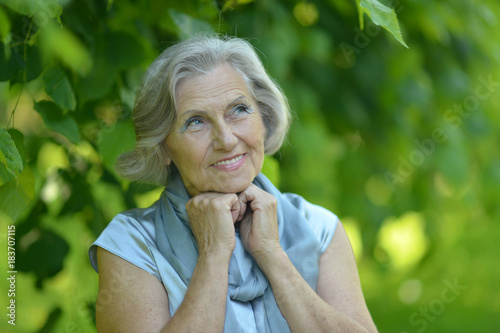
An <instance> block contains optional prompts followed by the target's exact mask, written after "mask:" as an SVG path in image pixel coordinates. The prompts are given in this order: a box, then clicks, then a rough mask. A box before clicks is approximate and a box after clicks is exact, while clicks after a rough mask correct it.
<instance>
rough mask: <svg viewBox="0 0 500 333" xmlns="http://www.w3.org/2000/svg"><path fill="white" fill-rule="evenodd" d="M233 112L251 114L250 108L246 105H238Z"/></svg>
mask: <svg viewBox="0 0 500 333" xmlns="http://www.w3.org/2000/svg"><path fill="white" fill-rule="evenodd" d="M233 110H234V113H251V110H250V107H249V106H248V105H244V104H240V105H237V106H236V107H235V108H234V109H233Z"/></svg>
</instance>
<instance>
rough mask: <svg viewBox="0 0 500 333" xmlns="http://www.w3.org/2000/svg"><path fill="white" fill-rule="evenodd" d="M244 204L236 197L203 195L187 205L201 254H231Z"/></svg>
mask: <svg viewBox="0 0 500 333" xmlns="http://www.w3.org/2000/svg"><path fill="white" fill-rule="evenodd" d="M245 209H246V205H244V204H242V203H241V202H240V201H239V200H238V196H237V195H236V194H224V193H216V192H204V193H200V194H198V195H196V196H194V197H193V198H191V199H190V200H189V201H188V202H187V203H186V211H187V214H188V216H189V221H190V224H191V230H192V231H193V234H194V237H195V238H196V241H197V242H198V249H199V254H200V255H210V254H228V255H229V257H230V256H231V254H232V253H233V250H234V247H235V245H236V238H235V231H234V223H235V222H236V221H237V220H239V219H241V218H242V217H243V214H244V213H245Z"/></svg>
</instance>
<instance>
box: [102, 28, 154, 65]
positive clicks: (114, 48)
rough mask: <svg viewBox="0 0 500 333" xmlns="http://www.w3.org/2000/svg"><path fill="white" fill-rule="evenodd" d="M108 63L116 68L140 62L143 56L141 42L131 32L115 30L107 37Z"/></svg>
mask: <svg viewBox="0 0 500 333" xmlns="http://www.w3.org/2000/svg"><path fill="white" fill-rule="evenodd" d="M106 49H107V53H108V57H109V59H108V64H109V65H111V66H113V67H114V68H116V69H117V70H123V69H129V68H130V67H134V66H137V65H138V64H140V63H141V62H142V61H143V60H144V57H145V53H144V49H143V47H142V44H141V43H140V42H139V41H138V40H137V38H136V37H135V36H133V35H131V34H127V33H125V32H121V31H117V32H113V33H111V34H110V35H109V36H108V37H107V43H106Z"/></svg>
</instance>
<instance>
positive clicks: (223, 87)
mask: <svg viewBox="0 0 500 333" xmlns="http://www.w3.org/2000/svg"><path fill="white" fill-rule="evenodd" d="M176 100H177V110H176V112H177V117H176V120H175V123H174V127H173V129H172V131H171V132H170V134H169V135H168V136H167V138H166V139H165V143H166V146H167V152H168V156H169V159H168V161H167V162H168V163H170V162H173V163H174V164H175V166H176V167H177V169H178V170H179V172H180V175H181V178H182V181H183V183H184V185H185V186H186V188H187V189H188V192H189V193H190V195H191V196H195V195H197V194H199V193H200V192H221V193H238V192H241V191H243V190H245V189H246V188H247V187H248V186H249V185H250V183H251V182H252V180H253V179H254V178H255V177H256V176H257V175H258V174H259V172H260V169H261V168H262V162H263V160H264V137H265V127H264V124H263V123H262V118H261V115H260V112H259V110H258V109H257V104H256V102H255V101H254V99H253V98H252V97H251V94H250V92H249V91H248V89H247V86H246V83H245V81H244V80H243V77H242V76H241V74H239V73H238V72H237V71H236V70H235V69H234V68H233V67H231V66H230V65H227V64H224V65H220V66H218V67H216V68H214V69H213V70H212V71H210V72H209V73H208V74H200V75H193V76H190V77H188V78H187V79H185V80H184V81H182V82H181V83H180V85H179V86H178V88H177V92H176Z"/></svg>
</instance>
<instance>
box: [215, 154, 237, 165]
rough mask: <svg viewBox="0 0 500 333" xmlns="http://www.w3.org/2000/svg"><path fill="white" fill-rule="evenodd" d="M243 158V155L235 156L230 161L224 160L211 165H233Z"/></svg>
mask: <svg viewBox="0 0 500 333" xmlns="http://www.w3.org/2000/svg"><path fill="white" fill-rule="evenodd" d="M242 158H243V154H242V155H239V156H236V157H233V158H232V159H230V160H224V161H219V162H217V163H214V164H213V165H214V166H217V165H228V164H233V163H236V162H238V161H239V160H241V159H242Z"/></svg>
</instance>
